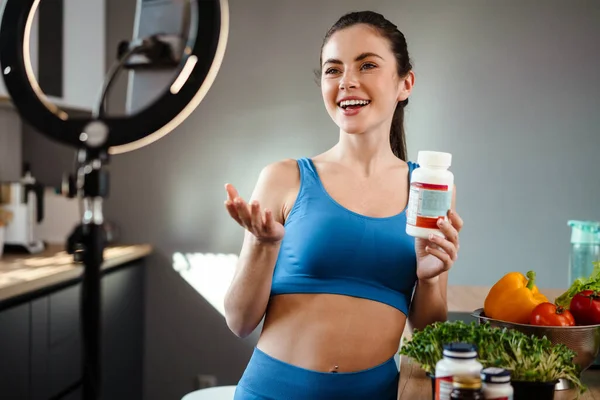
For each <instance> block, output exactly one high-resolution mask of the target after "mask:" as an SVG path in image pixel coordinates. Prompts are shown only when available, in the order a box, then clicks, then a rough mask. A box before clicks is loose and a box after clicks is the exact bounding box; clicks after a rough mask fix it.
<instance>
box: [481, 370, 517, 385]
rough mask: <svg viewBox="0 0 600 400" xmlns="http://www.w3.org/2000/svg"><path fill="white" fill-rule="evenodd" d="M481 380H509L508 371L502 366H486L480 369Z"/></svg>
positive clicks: (500, 381) (490, 381)
mask: <svg viewBox="0 0 600 400" xmlns="http://www.w3.org/2000/svg"><path fill="white" fill-rule="evenodd" d="M481 380H482V381H484V382H488V383H508V382H510V371H509V370H506V369H504V368H496V367H488V368H484V369H483V370H482V371H481Z"/></svg>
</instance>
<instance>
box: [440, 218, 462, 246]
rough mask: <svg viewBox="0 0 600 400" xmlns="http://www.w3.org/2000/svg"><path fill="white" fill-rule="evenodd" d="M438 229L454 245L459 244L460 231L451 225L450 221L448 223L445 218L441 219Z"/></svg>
mask: <svg viewBox="0 0 600 400" xmlns="http://www.w3.org/2000/svg"><path fill="white" fill-rule="evenodd" d="M438 227H439V228H440V231H441V232H442V233H443V234H444V236H445V237H446V239H448V240H449V241H451V242H452V243H454V244H455V245H457V244H458V230H457V229H456V228H455V227H454V226H453V225H452V224H451V223H450V221H446V220H445V219H444V218H440V219H439V220H438Z"/></svg>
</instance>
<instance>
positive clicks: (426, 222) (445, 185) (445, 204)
mask: <svg viewBox="0 0 600 400" xmlns="http://www.w3.org/2000/svg"><path fill="white" fill-rule="evenodd" d="M417 163H418V164H419V168H417V169H415V170H414V171H413V173H412V177H411V179H410V194H409V197H408V206H407V208H406V233H407V234H409V235H410V236H414V237H418V238H424V239H428V238H429V235H430V234H434V235H438V236H442V237H443V236H444V235H443V234H442V233H441V232H440V230H439V228H438V225H437V221H438V220H439V219H440V218H444V219H447V216H448V210H449V209H450V207H451V206H452V192H453V190H454V174H452V172H450V171H448V168H449V167H450V165H451V163H452V154H450V153H441V152H436V151H420V152H419V155H418V157H417Z"/></svg>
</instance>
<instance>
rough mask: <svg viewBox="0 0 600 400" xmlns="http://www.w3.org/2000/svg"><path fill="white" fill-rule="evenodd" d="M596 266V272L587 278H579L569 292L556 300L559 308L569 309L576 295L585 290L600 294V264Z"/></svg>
mask: <svg viewBox="0 0 600 400" xmlns="http://www.w3.org/2000/svg"><path fill="white" fill-rule="evenodd" d="M593 264H594V270H593V271H592V273H591V274H590V276H589V277H587V278H578V279H575V281H574V282H573V283H572V284H571V287H570V288H569V290H567V291H566V292H564V293H563V294H561V295H560V296H558V297H557V298H556V300H554V303H555V304H556V305H558V306H561V307H565V308H569V306H570V305H571V300H572V299H573V297H575V295H576V294H577V293H579V292H582V291H584V290H593V291H595V292H596V291H597V292H600V262H598V261H596V262H594V263H593Z"/></svg>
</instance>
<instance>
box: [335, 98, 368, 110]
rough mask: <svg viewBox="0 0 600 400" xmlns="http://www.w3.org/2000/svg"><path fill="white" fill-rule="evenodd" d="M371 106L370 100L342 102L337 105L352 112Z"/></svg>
mask: <svg viewBox="0 0 600 400" xmlns="http://www.w3.org/2000/svg"><path fill="white" fill-rule="evenodd" d="M369 104H371V100H344V101H340V102H339V103H338V104H337V105H338V107H340V108H342V109H344V110H354V109H357V108H361V107H364V106H368V105H369Z"/></svg>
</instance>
